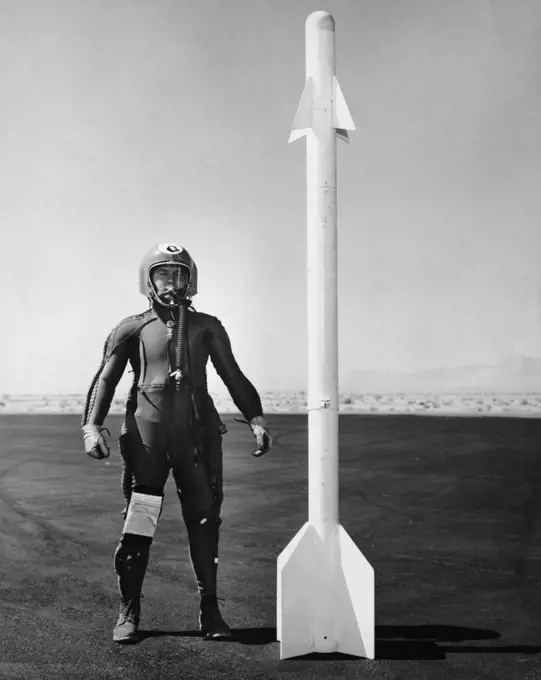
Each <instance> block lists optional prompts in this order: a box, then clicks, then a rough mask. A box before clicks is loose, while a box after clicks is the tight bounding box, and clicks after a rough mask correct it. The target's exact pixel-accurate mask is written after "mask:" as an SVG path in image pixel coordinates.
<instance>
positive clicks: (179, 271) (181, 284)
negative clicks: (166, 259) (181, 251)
mask: <svg viewBox="0 0 541 680" xmlns="http://www.w3.org/2000/svg"><path fill="white" fill-rule="evenodd" d="M149 278H150V283H151V285H152V288H153V290H154V292H155V294H156V295H157V296H158V297H159V298H160V300H161V301H162V302H164V303H165V304H175V302H176V301H178V298H179V297H180V298H182V297H184V295H185V293H186V289H187V288H188V284H189V283H190V270H189V269H188V267H186V265H183V264H180V263H170V264H156V265H154V266H153V267H151V269H150V271H149Z"/></svg>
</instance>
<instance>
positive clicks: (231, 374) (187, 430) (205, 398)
mask: <svg viewBox="0 0 541 680" xmlns="http://www.w3.org/2000/svg"><path fill="white" fill-rule="evenodd" d="M173 314H174V316H172V315H173ZM185 318H186V322H185V328H186V336H185V337H186V343H185V347H186V351H185V363H184V367H183V368H184V371H185V373H186V379H185V380H184V381H183V382H181V383H180V389H177V386H176V384H175V380H174V379H172V378H171V377H170V374H171V372H172V371H173V370H174V366H175V364H174V348H175V343H176V340H177V339H176V337H175V336H173V338H170V339H169V340H168V339H167V330H168V329H167V326H166V323H167V321H169V320H172V319H173V320H174V321H175V324H176V320H177V319H178V309H177V310H176V312H172V311H170V310H169V309H167V308H161V307H160V306H159V305H155V306H154V307H153V308H152V309H149V310H148V311H146V312H144V313H142V314H138V315H136V316H130V317H128V318H126V319H124V320H123V321H121V322H120V323H119V324H118V325H117V326H116V327H115V328H114V329H113V330H112V331H111V333H110V334H109V336H108V338H107V341H106V343H105V347H104V353H103V360H102V363H101V366H100V368H99V370H98V372H97V374H96V376H95V378H94V380H93V382H92V384H91V387H90V390H89V393H88V396H87V399H86V404H85V409H84V413H83V418H82V425H87V424H95V425H100V426H101V425H103V422H104V420H105V417H106V416H107V413H108V411H109V408H110V405H111V401H112V399H113V395H114V390H115V387H116V386H117V384H118V382H119V380H120V378H121V377H122V374H123V372H124V370H125V368H126V365H127V363H128V362H129V363H130V364H131V366H132V368H133V373H134V380H133V384H132V388H131V390H130V394H129V396H128V400H127V403H126V417H125V421H124V423H123V426H122V430H121V435H120V442H119V443H120V451H121V454H122V456H123V458H124V459H125V466H126V467H127V468H128V470H129V476H130V479H131V475H133V481H132V483H131V488H132V489H133V490H134V491H139V492H141V493H147V494H152V495H156V496H160V495H163V489H164V486H165V483H166V481H167V478H168V474H169V470H170V469H172V472H173V476H174V479H175V484H176V486H177V491H178V496H179V499H180V503H181V508H182V515H183V518H184V522H185V525H186V529H187V533H188V540H189V547H190V558H191V562H192V566H193V570H194V574H195V578H196V581H197V586H198V589H199V592H200V594H201V595H215V594H216V575H217V557H218V540H219V527H220V524H221V521H222V520H221V518H220V510H221V504H222V500H223V492H222V433H223V432H224V431H225V427H224V426H223V424H222V422H221V420H220V417H219V415H218V413H217V411H216V408H215V406H214V402H213V401H212V398H211V396H210V395H209V393H208V388H207V376H206V365H207V361H208V358H209V357H210V359H211V361H212V363H213V365H214V367H215V368H216V371H217V373H218V375H219V376H220V378H221V379H222V380H223V382H224V383H225V385H226V387H227V389H228V390H229V393H230V394H231V397H232V399H233V401H234V403H235V405H236V407H237V408H238V409H239V411H240V412H241V413H242V414H243V416H244V418H245V419H246V420H247V421H250V420H251V419H252V418H254V417H256V416H261V415H262V406H261V400H260V398H259V395H258V393H257V392H256V390H255V388H254V386H253V385H252V383H251V382H250V381H249V380H248V379H247V378H246V377H245V376H244V374H243V373H242V371H241V370H240V368H239V366H238V364H237V362H236V360H235V357H234V355H233V353H232V350H231V345H230V342H229V337H228V335H227V333H226V331H225V329H224V327H223V326H222V324H221V323H220V321H219V320H218V319H217V318H216V317H213V316H210V315H208V314H202V313H200V312H196V311H194V310H193V309H188V310H187V311H186V312H185ZM177 329H178V325H175V327H174V333H176V332H177ZM170 332H171V331H170ZM128 494H129V492H128ZM127 500H129V498H128V499H127ZM151 542H152V539H146V538H145V537H134V536H133V535H131V534H123V536H122V538H121V540H120V543H119V546H118V548H117V551H116V553H115V569H116V571H117V573H118V574H119V580H120V581H121V583H120V586H121V591H122V579H123V578H124V591H125V592H124V591H123V597H124V595H125V596H126V597H127V598H129V597H132V596H133V597H134V598H137V597H138V596H139V594H140V591H141V588H142V583H143V578H144V573H145V571H146V566H147V563H148V557H149V550H150V544H151Z"/></svg>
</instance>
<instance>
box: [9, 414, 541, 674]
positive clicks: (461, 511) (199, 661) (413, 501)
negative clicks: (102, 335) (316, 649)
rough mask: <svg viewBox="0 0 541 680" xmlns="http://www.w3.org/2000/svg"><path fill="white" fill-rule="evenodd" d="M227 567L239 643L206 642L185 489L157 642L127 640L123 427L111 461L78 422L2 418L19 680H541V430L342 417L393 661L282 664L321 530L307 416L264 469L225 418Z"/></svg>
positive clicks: (224, 577) (281, 422) (167, 520)
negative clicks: (292, 578) (284, 562)
mask: <svg viewBox="0 0 541 680" xmlns="http://www.w3.org/2000/svg"><path fill="white" fill-rule="evenodd" d="M224 421H225V422H226V424H227V425H228V427H229V433H228V434H227V435H226V436H225V438H224V459H225V484H224V487H225V501H224V505H223V513H222V517H223V520H224V523H223V526H222V533H221V552H220V569H219V589H220V593H219V594H220V596H221V597H222V598H224V599H225V602H224V603H222V611H223V614H224V617H225V618H226V620H227V621H228V623H229V625H230V626H231V628H232V629H233V633H234V636H235V638H234V640H233V641H230V642H209V641H205V640H204V639H203V638H202V637H201V635H200V633H199V632H198V624H197V614H198V596H197V592H196V587H195V582H194V578H193V574H192V572H191V567H190V565H189V561H188V551H187V540H186V532H185V528H184V525H183V523H182V520H181V516H180V507H179V503H178V499H177V497H176V493H175V488H174V485H173V483H172V481H171V480H170V481H169V482H168V485H167V487H166V497H165V502H164V509H163V514H162V517H161V519H160V523H159V526H158V530H157V533H156V537H155V540H154V544H153V547H152V552H151V559H150V564H149V569H148V572H147V577H146V580H145V585H144V589H143V593H144V599H143V601H142V609H143V611H142V621H141V633H142V635H141V637H142V640H141V641H140V642H139V644H137V645H130V646H121V645H116V644H115V643H113V642H112V639H111V634H112V628H113V626H114V623H115V621H116V617H117V612H118V595H117V590H116V588H117V586H116V575H115V574H114V571H113V553H114V550H115V548H116V545H117V542H118V538H119V536H120V532H121V529H122V519H121V517H120V511H121V509H122V507H123V502H122V501H123V499H122V497H121V494H120V462H119V454H118V452H117V450H116V446H115V441H114V440H116V437H117V436H118V433H119V430H120V422H121V418H120V417H110V418H109V419H108V424H109V427H110V429H111V433H112V435H113V442H112V456H111V458H110V459H109V461H110V462H109V464H108V465H106V464H105V462H99V461H95V460H92V459H90V458H89V457H88V456H86V455H85V454H84V451H83V448H82V439H81V433H80V429H79V416H72V415H47V416H42V415H39V416H35V415H4V416H0V520H1V521H0V678H1V679H2V680H19V679H21V680H23V679H24V680H35V679H38V678H39V679H41V678H43V679H53V678H69V679H70V680H77V679H79V678H80V679H84V680H86V679H89V678H92V679H94V678H95V679H96V680H108V679H109V678H110V679H113V678H114V679H115V680H116V679H124V678H126V679H127V680H128V679H129V680H138V679H141V680H143V679H150V678H152V679H154V678H160V679H162V678H163V679H168V678H187V679H191V678H205V679H206V678H235V679H236V680H242V679H244V678H246V679H248V678H249V679H259V678H261V679H263V678H283V679H284V680H287V679H289V678H327V677H339V678H342V677H347V678H381V679H385V680H390V679H394V678H397V679H398V678H400V679H401V680H408V679H410V678H412V679H416V680H417V679H424V678H430V679H431V680H438V679H439V678H460V679H461V680H467V679H469V678H471V679H472V680H473V679H475V680H481V679H483V678H487V680H488V679H489V678H490V679H491V680H494V679H495V678H503V679H505V680H514V679H515V678H517V679H519V678H520V680H533V679H537V678H541V625H540V620H541V541H540V535H541V495H540V492H541V419H533V418H525V419H519V418H488V417H483V418H472V417H467V418H458V417H456V418H449V417H435V416H431V417H422V416H395V415H391V416H377V415H375V416H366V415H361V416H355V415H347V416H342V417H341V418H340V457H341V463H340V519H341V523H342V524H343V525H344V527H345V528H346V530H347V531H348V533H349V534H350V536H351V537H352V539H353V540H354V541H355V543H356V544H357V545H358V547H359V548H360V549H361V551H362V552H363V554H364V555H365V556H366V558H367V559H368V560H369V562H370V563H371V564H372V566H373V567H374V570H375V578H376V658H375V659H374V660H367V659H357V658H353V657H343V656H341V655H337V654H335V655H329V656H324V655H317V654H314V655H310V656H308V657H303V658H297V659H287V660H282V661H281V660H280V658H279V643H278V642H276V627H275V626H276V558H277V556H278V554H279V553H280V551H281V550H282V549H283V548H284V547H285V546H286V545H287V543H288V542H289V540H290V539H291V538H292V537H293V536H294V534H295V533H296V532H297V530H298V529H299V528H300V527H301V526H302V524H303V523H304V522H305V521H306V519H307V511H308V497H307V418H306V416H294V415H270V416H269V422H270V425H271V429H272V432H273V434H274V435H275V446H274V449H273V451H272V452H271V453H270V454H269V455H268V456H264V457H263V458H261V459H255V458H253V457H252V456H251V455H250V453H251V451H252V448H253V446H252V443H253V438H252V435H251V433H250V432H249V430H248V428H247V427H246V425H242V424H239V423H236V422H234V421H233V416H224Z"/></svg>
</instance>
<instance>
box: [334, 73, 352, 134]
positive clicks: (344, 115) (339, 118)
mask: <svg viewBox="0 0 541 680" xmlns="http://www.w3.org/2000/svg"><path fill="white" fill-rule="evenodd" d="M333 100H334V108H333V125H334V127H335V128H336V135H337V136H338V137H339V138H340V139H343V140H344V141H345V142H348V143H349V135H348V133H347V131H348V130H355V123H354V122H353V118H352V117H351V113H350V112H349V108H348V105H347V103H346V99H345V97H344V93H343V92H342V88H341V87H340V83H339V82H338V78H337V77H336V76H334V80H333Z"/></svg>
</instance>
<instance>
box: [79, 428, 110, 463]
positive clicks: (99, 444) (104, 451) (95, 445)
mask: <svg viewBox="0 0 541 680" xmlns="http://www.w3.org/2000/svg"><path fill="white" fill-rule="evenodd" d="M104 430H105V432H107V433H108V434H109V435H110V434H111V433H110V432H109V430H108V429H107V428H106V427H101V426H100V425H83V439H84V443H85V451H86V453H87V454H88V455H89V456H90V457H91V458H96V459H97V460H102V459H103V458H109V456H110V455H111V452H110V450H109V447H108V446H107V442H106V441H105V437H104V436H103V435H102V432H103V431H104Z"/></svg>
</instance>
